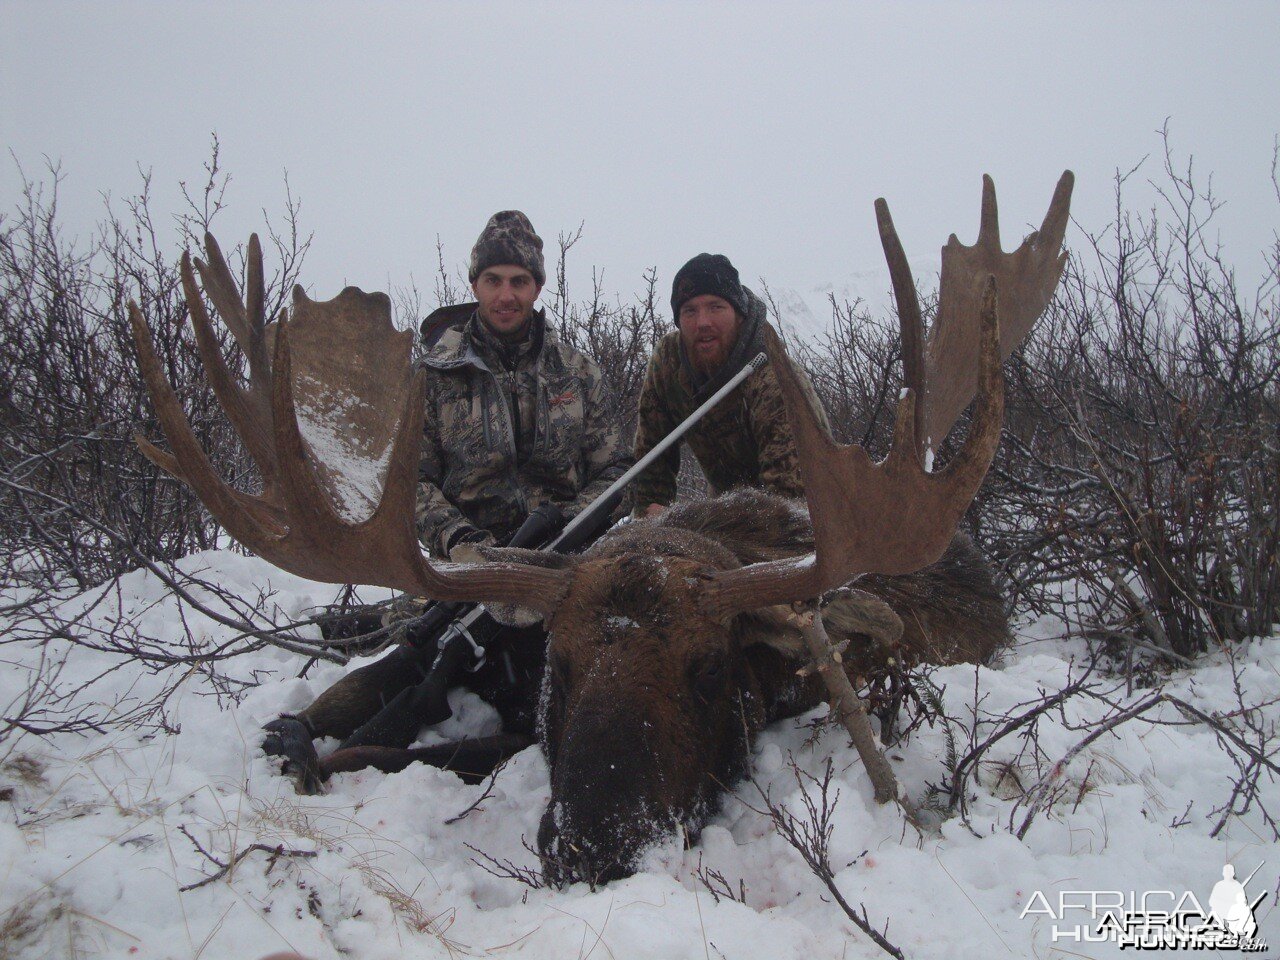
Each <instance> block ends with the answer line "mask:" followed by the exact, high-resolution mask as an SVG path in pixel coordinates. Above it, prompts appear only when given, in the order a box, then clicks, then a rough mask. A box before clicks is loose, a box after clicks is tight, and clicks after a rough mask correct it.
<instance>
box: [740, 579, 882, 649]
mask: <svg viewBox="0 0 1280 960" xmlns="http://www.w3.org/2000/svg"><path fill="white" fill-rule="evenodd" d="M822 624H823V626H824V627H826V629H827V634H828V635H829V636H830V637H831V639H832V640H833V641H835V642H836V643H840V642H841V641H844V640H847V639H848V638H850V637H854V636H865V637H870V638H871V640H872V641H873V642H875V643H876V644H877V645H879V646H881V647H884V648H888V649H892V648H893V647H895V646H897V643H898V640H899V639H901V637H902V618H901V617H899V616H898V615H897V614H896V613H895V612H894V611H893V608H892V607H890V606H889V604H887V603H885V602H884V601H883V600H881V599H880V598H879V597H877V596H874V595H873V594H870V593H868V592H867V591H865V590H857V589H854V588H853V587H841V588H840V589H838V590H832V591H831V592H830V593H829V594H827V596H826V597H824V598H823V602H822ZM739 630H740V631H741V633H740V634H739V635H740V636H741V638H742V642H743V645H744V646H751V645H753V644H756V643H763V644H765V645H766V646H770V647H773V649H775V650H777V651H778V652H779V653H781V654H782V655H783V656H786V657H792V658H795V659H800V658H801V657H805V656H807V655H808V653H807V650H806V648H805V643H804V638H803V637H802V636H801V635H800V631H799V630H798V629H796V627H794V626H793V625H792V622H791V610H790V609H789V608H788V607H786V606H783V605H781V604H779V605H778V606H773V607H761V608H760V609H758V610H751V611H749V612H747V613H744V614H742V615H741V617H740V619H739Z"/></svg>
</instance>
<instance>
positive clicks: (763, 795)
mask: <svg viewBox="0 0 1280 960" xmlns="http://www.w3.org/2000/svg"><path fill="white" fill-rule="evenodd" d="M789 768H790V770H791V773H792V776H793V777H794V778H795V782H796V786H797V787H799V788H800V796H801V803H802V804H803V806H804V811H803V814H802V815H800V816H797V815H795V814H793V813H792V812H791V811H790V810H788V809H787V808H786V807H784V806H782V805H781V804H778V803H775V802H774V800H773V798H772V797H771V796H770V795H769V792H768V791H767V790H765V789H764V788H763V787H761V786H760V785H759V784H755V788H756V792H757V793H758V794H759V795H760V802H761V803H762V804H763V805H764V808H763V809H760V808H758V807H753V806H751V804H749V803H746V801H742V802H743V804H744V806H746V807H747V808H748V809H750V810H752V811H753V812H755V813H758V814H760V815H761V816H765V817H768V818H769V820H770V822H771V823H772V824H773V829H774V830H775V831H777V833H778V835H779V836H780V837H782V839H784V840H786V841H787V843H789V844H790V845H791V847H792V849H793V850H795V851H796V853H798V854H800V857H801V859H803V860H804V862H805V864H806V865H807V866H808V867H809V869H810V870H811V871H812V872H813V874H814V876H816V877H817V878H818V879H819V880H821V881H822V883H823V885H824V886H825V887H826V888H827V891H828V892H829V893H830V894H831V897H832V899H834V900H835V902H836V903H837V904H838V905H839V907H840V909H841V910H843V911H844V915H845V916H846V917H848V918H849V919H850V920H852V921H853V923H854V924H855V925H856V926H857V927H858V929H859V930H861V931H862V932H863V933H865V934H866V935H867V936H868V937H870V938H871V940H872V942H873V943H875V944H876V946H878V947H880V949H881V950H883V951H884V952H885V953H887V954H889V956H891V957H896V958H897V960H903V953H902V951H901V950H900V949H899V948H898V947H896V946H894V945H893V943H891V942H890V941H889V939H888V937H887V936H886V934H887V932H888V927H887V925H886V927H885V929H884V930H883V931H881V930H877V929H876V928H875V926H874V925H873V924H872V923H871V921H870V919H869V918H868V917H867V908H866V907H865V906H861V908H860V910H855V909H854V908H853V906H852V905H850V903H849V901H847V900H846V899H845V898H844V894H843V893H841V892H840V888H839V887H838V886H837V885H836V871H835V868H834V867H833V866H832V864H831V833H832V831H833V830H834V824H833V822H832V818H833V817H834V815H835V809H836V805H837V804H838V803H839V802H840V791H839V790H834V791H833V790H832V785H831V780H832V776H833V768H832V762H831V759H830V758H829V757H828V758H827V761H826V764H825V766H824V767H823V772H822V776H820V777H815V776H813V775H812V774H809V773H806V772H805V771H803V770H801V769H800V767H799V766H798V765H797V764H796V763H795V761H794V760H791V761H789ZM738 799H739V800H741V799H742V798H741V797H739V798H738ZM864 852H865V851H864Z"/></svg>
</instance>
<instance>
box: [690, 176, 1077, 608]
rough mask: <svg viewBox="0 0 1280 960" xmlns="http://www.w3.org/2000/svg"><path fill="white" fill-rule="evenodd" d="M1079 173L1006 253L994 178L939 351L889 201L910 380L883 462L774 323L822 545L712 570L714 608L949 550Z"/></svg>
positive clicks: (887, 234)
mask: <svg viewBox="0 0 1280 960" xmlns="http://www.w3.org/2000/svg"><path fill="white" fill-rule="evenodd" d="M1072 183H1073V177H1072V175H1071V173H1070V171H1067V172H1066V173H1064V174H1063V175H1062V177H1061V179H1060V180H1059V181H1058V186H1057V189H1056V190H1055V192H1054V196H1053V200H1052V202H1051V203H1050V206H1049V212H1048V213H1047V214H1046V216H1045V219H1044V224H1043V226H1042V227H1041V230H1040V231H1039V232H1038V233H1033V234H1032V235H1031V236H1029V237H1028V238H1027V239H1026V241H1024V242H1023V244H1022V245H1021V246H1020V247H1019V248H1018V250H1017V251H1015V252H1014V253H1012V254H1005V253H1003V252H1001V250H1000V240H999V227H998V225H997V222H996V201H995V187H994V185H993V184H992V182H991V178H990V177H984V179H983V198H982V219H981V227H980V229H979V232H978V241H977V243H976V244H974V246H972V247H965V246H963V245H962V244H961V243H960V242H959V241H958V240H957V239H956V238H955V236H954V234H953V235H952V237H951V239H950V241H949V242H948V243H947V246H946V247H944V248H943V254H942V258H943V268H942V279H941V285H940V291H939V305H938V319H937V322H936V323H935V324H934V328H933V331H932V335H931V336H930V339H929V345H928V351H927V354H926V353H925V351H924V350H923V349H922V347H921V343H922V340H923V337H922V336H921V333H922V322H921V317H920V306H919V302H918V300H917V299H916V294H915V285H914V283H913V281H912V279H911V272H910V270H909V269H908V267H907V260H906V256H905V254H904V253H903V251H902V245H901V243H900V242H899V241H898V237H897V233H896V232H895V231H894V229H893V221H892V220H891V219H890V217H889V209H888V206H887V205H886V204H885V202H884V201H883V200H877V201H876V213H877V218H878V220H879V224H880V232H881V239H882V241H883V244H884V248H885V256H886V258H887V260H888V263H889V270H890V275H891V278H892V281H893V288H894V294H895V297H896V298H897V301H898V312H899V316H900V317H901V323H902V331H903V354H904V368H905V370H904V373H905V380H906V383H907V389H905V390H904V391H903V394H902V399H901V400H900V402H899V404H898V414H897V422H896V424H895V427H894V436H893V444H892V448H891V449H890V452H889V455H888V457H886V458H885V460H884V461H883V462H881V463H879V464H876V463H873V462H872V460H871V458H870V457H869V456H868V454H867V453H866V451H865V450H863V449H862V448H861V447H859V446H856V445H854V446H842V445H840V444H838V443H836V442H835V440H833V439H832V438H831V436H830V434H828V433H827V431H826V430H825V429H824V428H823V427H822V426H821V425H820V424H819V422H818V418H817V417H816V416H815V413H814V411H813V410H812V409H811V407H810V406H809V403H808V401H807V400H806V398H805V395H804V393H803V392H802V391H801V389H800V386H799V383H798V381H797V379H796V375H795V373H794V371H793V368H792V367H791V364H790V361H789V360H788V359H787V358H786V355H785V354H784V353H783V350H782V346H781V344H780V343H779V341H778V338H777V336H776V334H774V333H773V332H772V331H771V330H770V331H768V333H767V334H766V348H767V349H768V351H769V354H770V360H771V362H772V366H773V368H774V371H775V373H776V375H777V377H778V383H779V385H780V386H781V388H782V393H783V397H784V399H785V401H786V405H787V412H788V416H789V417H790V421H791V427H792V430H793V431H794V434H795V440H796V447H797V452H798V454H799V458H800V464H801V470H802V472H803V474H804V479H805V491H806V497H807V499H808V502H809V515H810V518H811V520H812V522H813V534H814V552H813V553H812V554H809V555H808V556H805V557H800V558H794V559H788V560H776V561H771V562H768V563H758V564H753V565H751V566H748V567H743V568H741V569H737V570H727V571H718V572H715V573H711V574H709V575H708V578H709V581H710V582H709V583H708V590H707V594H706V598H705V603H706V604H707V606H708V608H709V611H710V612H711V613H713V614H715V615H719V616H723V615H726V614H729V613H733V612H735V611H738V610H745V609H752V608H755V607H760V606H765V605H772V604H779V603H787V602H791V601H795V600H803V599H806V598H811V597H817V596H819V595H820V594H822V593H823V592H825V591H827V590H829V589H831V588H832V587H836V586H840V585H841V584H844V583H847V582H848V581H850V580H852V579H854V578H855V577H858V576H861V575H862V574H865V573H880V574H888V575H893V574H902V573H910V572H911V571H913V570H918V569H920V568H921V567H924V566H927V565H928V564H930V563H932V562H934V561H935V560H937V559H938V558H939V557H940V556H941V555H942V553H943V551H944V550H945V549H946V547H947V544H948V543H950V541H951V537H952V535H953V533H954V530H955V526H956V523H957V522H958V521H959V519H960V517H961V516H962V515H963V513H964V511H965V510H966V509H967V507H968V505H969V502H970V501H971V500H972V499H973V496H974V494H975V493H976V492H977V490H978V486H979V485H980V484H981V483H982V479H983V477H984V476H985V475H986V472H987V469H988V467H990V465H991V460H992V458H993V457H994V456H995V451H996V447H997V445H998V444H999V440H1000V424H1001V420H1002V418H1003V414H1004V381H1003V378H1002V376H1001V374H1000V363H1001V360H1002V359H1003V358H1004V357H1006V356H1008V354H1009V353H1010V352H1012V350H1013V348H1014V347H1015V346H1016V345H1017V344H1018V343H1019V342H1020V341H1021V339H1022V338H1023V337H1025V335H1026V333H1027V332H1028V331H1029V330H1030V328H1031V325H1032V324H1033V323H1034V322H1035V320H1036V319H1037V318H1038V317H1039V316H1040V314H1041V313H1042V312H1043V311H1044V308H1045V306H1046V305H1047V304H1048V301H1049V298H1050V297H1051V296H1052V295H1053V290H1054V288H1055V287H1056V286H1057V283H1058V279H1059V277H1060V276H1061V273H1062V267H1063V264H1064V262H1065V254H1063V255H1059V249H1060V247H1061V244H1062V238H1063V235H1064V233H1065V230H1066V223H1067V217H1068V208H1069V204H1070V198H1071V187H1072ZM997 294H998V303H997ZM997 315H998V319H997ZM975 361H976V362H975ZM975 387H976V388H977V393H978V399H977V403H976V405H975V409H974V413H973V418H972V422H971V425H970V428H969V436H968V438H967V439H966V441H965V443H964V445H963V446H962V447H961V449H960V450H959V452H957V453H956V455H955V456H954V457H953V458H952V460H951V462H950V463H949V464H947V466H946V468H945V469H943V470H942V471H941V472H939V473H932V472H930V470H929V469H928V468H926V466H925V464H924V463H923V462H922V455H923V454H924V453H925V451H926V448H927V447H931V446H933V445H934V444H935V443H937V442H940V441H941V440H942V439H943V438H944V437H945V435H946V433H947V431H949V430H950V428H951V426H952V424H953V423H954V422H955V420H956V418H957V417H958V416H959V415H960V412H961V411H963V409H964V408H965V406H966V405H967V404H968V403H969V400H970V399H971V398H972V397H973V394H974V390H975Z"/></svg>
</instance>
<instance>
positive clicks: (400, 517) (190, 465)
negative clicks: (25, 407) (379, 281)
mask: <svg viewBox="0 0 1280 960" xmlns="http://www.w3.org/2000/svg"><path fill="white" fill-rule="evenodd" d="M205 248H206V251H207V252H208V256H209V264H208V265H206V264H204V263H201V262H200V261H199V260H197V261H196V268H197V269H198V270H199V273H200V277H201V279H202V281H203V283H204V288H205V291H206V292H207V293H208V294H209V298H210V300H211V301H212V302H213V304H214V306H215V307H216V308H217V310H218V313H219V314H220V316H221V317H222V319H223V321H224V323H226V324H227V326H228V328H229V329H230V330H231V332H232V334H233V336H234V337H235V338H236V341H237V343H239V345H240V347H241V349H242V350H243V351H244V353H245V355H246V356H247V358H248V361H249V386H248V389H245V388H243V387H241V386H240V384H239V383H237V382H236V378H235V376H234V375H233V374H232V373H231V371H230V370H229V369H228V368H227V365H226V363H225V362H224V360H223V358H222V354H221V351H220V349H219V346H218V342H217V338H216V336H215V334H214V331H213V325H212V323H211V322H210V319H209V316H208V314H207V313H206V312H205V309H204V305H203V301H202V299H201V297H200V291H199V290H198V289H197V287H196V282H195V276H194V274H193V272H192V269H191V259H190V257H188V256H184V257H183V260H182V282H183V289H184V292H185V294H186V297H187V305H188V312H189V314H190V316H191V320H192V324H193V327H194V330H195V335H196V344H197V347H198V348H199V350H200V355H201V359H202V360H203V361H204V365H205V369H206V371H208V376H209V381H210V383H211V385H212V386H213V388H214V391H215V393H216V394H217V397H218V400H219V402H220V403H221V404H222V406H223V409H224V410H226V412H227V416H228V418H229V419H230V421H231V423H232V425H233V426H234V427H235V429H236V431H237V432H238V433H239V435H240V437H241V439H242V440H243V441H244V444H245V447H246V448H247V449H248V450H249V453H250V455H251V456H252V457H253V459H254V462H255V463H256V464H257V466H258V469H259V471H260V472H261V474H262V478H263V490H262V493H261V494H260V495H257V496H255V495H252V494H246V493H241V492H239V491H236V490H233V489H231V487H229V486H228V485H227V484H226V482H225V481H223V479H222V478H221V477H220V476H219V475H218V473H217V471H216V470H215V469H214V467H213V465H212V464H210V462H209V460H208V457H206V456H205V453H204V451H203V450H202V449H201V448H200V445H199V443H198V442H197V440H196V438H195V435H194V434H193V433H192V430H191V426H190V424H189V423H188V421H187V418H186V415H185V414H184V413H183V412H182V407H181V404H180V403H179V402H178V398H177V396H176V395H175V394H174V391H173V388H172V387H171V386H170V384H169V382H168V380H166V378H165V375H164V371H163V367H162V365H161V363H160V360H159V358H158V356H157V355H156V351H155V346H154V342H153V340H152V336H151V330H150V328H149V327H148V326H147V322H146V320H145V319H144V318H143V316H142V313H141V311H140V310H139V309H138V307H137V305H136V304H134V303H132V302H131V303H130V304H129V318H130V321H131V324H132V327H133V336H134V342H135V344H136V345H137V349H138V364H139V367H140V369H141V371H142V374H143V377H144V379H145V380H146V383H147V389H148V391H149V392H150V394H151V398H152V402H153V403H154V404H155V408H156V413H157V415H158V417H159V419H160V423H161V427H162V428H163V430H164V433H165V436H166V437H167V438H168V441H169V444H170V446H171V447H172V449H173V453H172V454H168V453H165V452H164V451H162V450H160V449H158V448H157V447H155V446H154V445H152V444H151V443H149V442H148V441H146V440H145V439H143V438H141V437H139V438H138V444H139V446H140V447H141V448H142V451H143V453H145V454H146V455H147V456H148V457H149V458H150V459H151V460H153V461H154V462H155V463H156V464H157V465H159V466H160V467H162V468H163V469H165V470H167V471H169V472H170V473H172V474H173V475H175V476H177V477H178V478H180V479H182V480H184V481H185V482H186V483H187V484H189V485H190V486H191V487H192V489H194V490H195V492H196V494H197V495H198V496H199V497H200V499H201V500H202V501H203V502H204V504H205V506H206V507H208V509H209V511H210V512H211V513H212V514H213V516H214V517H215V518H216V519H217V520H218V522H219V523H221V524H222V525H223V527H224V528H225V529H226V530H227V532H228V533H229V534H231V536H232V537H234V538H235V539H236V540H237V541H239V542H240V543H241V544H243V545H244V546H245V547H246V548H248V549H249V550H251V551H252V552H254V553H256V554H257V555H258V556H260V557H262V558H263V559H265V560H268V561H269V562H271V563H273V564H275V565H276V566H278V567H281V568H282V569H285V570H288V571H290V572H291V573H296V574H298V575H300V576H304V577H307V578H310V579H313V580H321V581H325V582H329V583H365V584H374V585H379V586H387V587H394V588H397V589H400V590H406V591H409V592H412V593H415V594H418V595H421V596H428V597H432V598H435V599H440V600H476V601H496V602H503V603H512V604H517V605H520V606H525V607H530V608H532V609H535V610H539V611H541V612H543V613H549V612H550V611H551V610H553V609H554V607H555V605H556V603H557V602H558V600H559V598H560V597H561V595H562V594H563V592H564V590H565V587H566V586H567V574H565V573H564V572H562V571H557V570H547V569H544V568H540V567H531V566H524V565H515V564H502V563H498V564H493V563H490V564H475V565H459V564H447V563H445V564H432V563H430V562H429V561H428V560H427V559H426V558H425V557H424V556H423V553H422V550H421V548H420V546H419V544H418V541H417V537H416V534H415V531H414V525H413V518H414V499H415V487H416V484H417V466H418V447H419V442H420V438H421V435H422V417H423V403H424V379H423V375H422V373H421V372H418V373H416V374H415V373H414V372H413V370H412V368H411V364H410V352H411V350H412V340H413V335H412V333H410V332H408V331H400V332H397V331H396V330H395V328H394V327H393V325H392V323H391V303H390V300H388V298H387V296H386V295H385V294H382V293H372V294H366V293H364V292H363V291H361V290H359V289H357V288H355V287H347V288H346V289H345V290H343V291H342V292H341V293H340V294H338V296H337V297H335V298H334V299H332V300H329V301H322V302H317V301H313V300H311V299H309V298H308V297H307V296H306V294H305V293H303V291H302V288H301V287H295V288H294V291H293V308H292V311H291V315H290V316H289V318H288V319H287V320H286V318H285V316H284V311H281V315H280V317H279V318H278V319H277V320H276V321H275V322H273V323H271V324H267V323H266V314H265V309H264V302H265V299H264V298H265V295H264V288H263V282H262V276H263V274H262V251H261V247H260V245H259V243H258V239H257V237H256V236H254V237H252V238H250V241H249V248H248V270H247V273H248V284H247V287H248V290H247V294H248V295H247V297H246V299H245V300H243V301H242V300H241V297H240V292H239V289H238V288H237V285H236V282H235V280H234V278H233V277H232V275H231V272H230V270H229V269H228V267H227V264H226V261H225V259H224V258H223V256H222V253H221V251H220V250H219V249H218V245H217V243H216V241H214V239H213V237H212V236H209V235H207V234H206V236H205ZM272 339H274V341H275V342H274V351H273V352H272V351H271V350H270V349H269V348H270V341H271V340H272Z"/></svg>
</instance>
